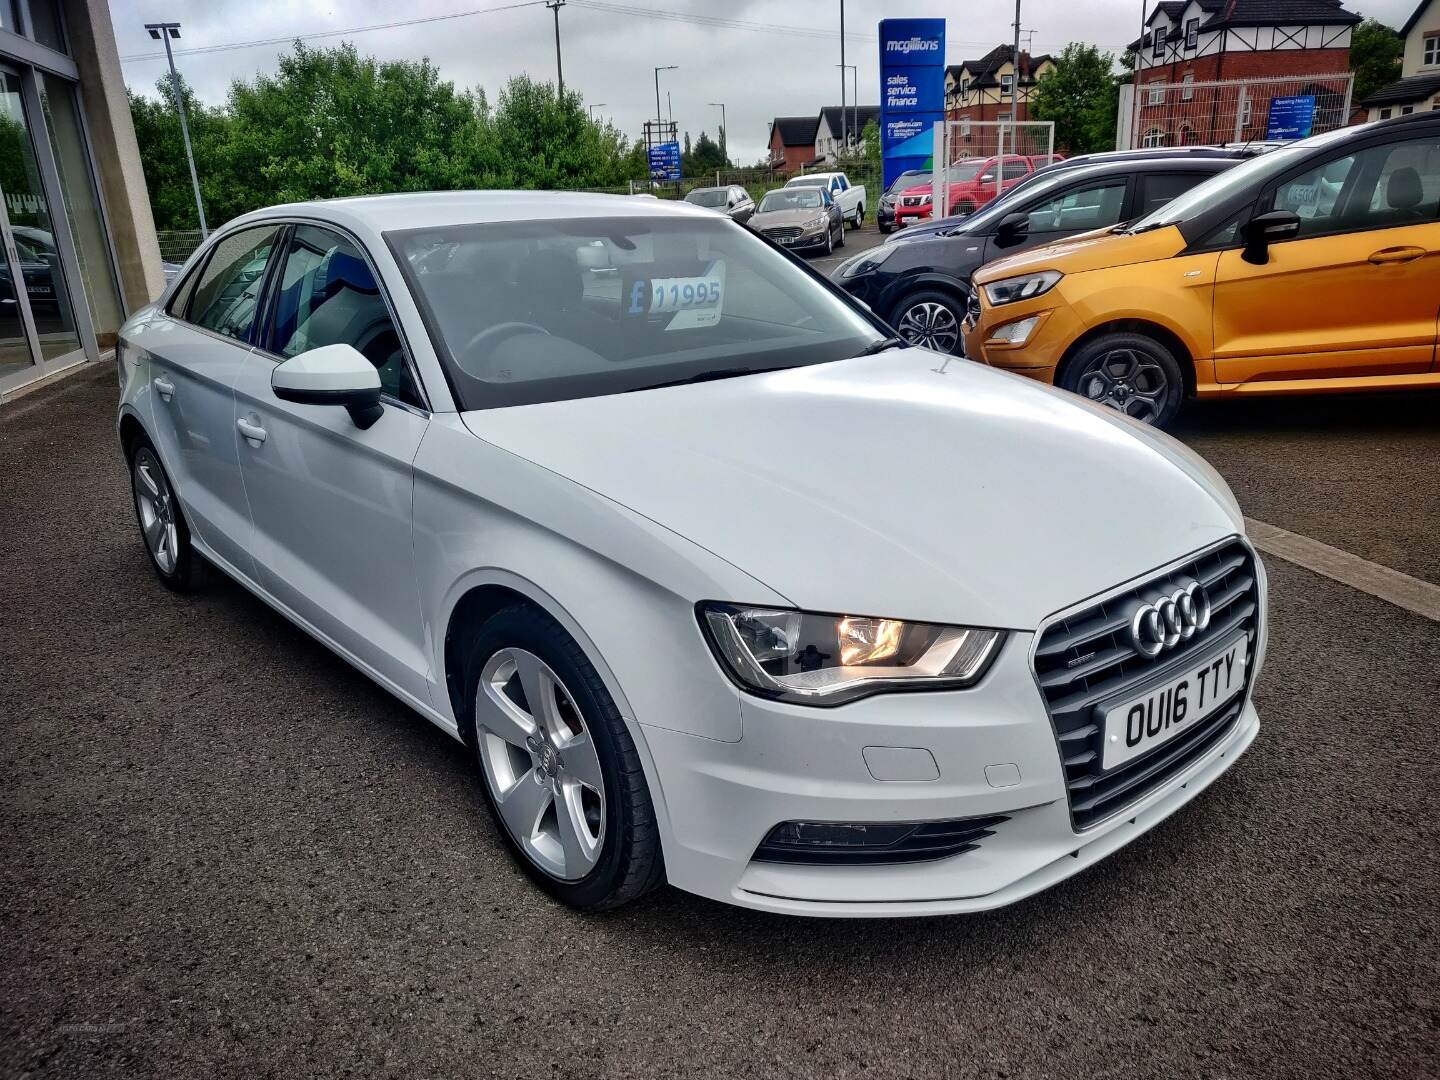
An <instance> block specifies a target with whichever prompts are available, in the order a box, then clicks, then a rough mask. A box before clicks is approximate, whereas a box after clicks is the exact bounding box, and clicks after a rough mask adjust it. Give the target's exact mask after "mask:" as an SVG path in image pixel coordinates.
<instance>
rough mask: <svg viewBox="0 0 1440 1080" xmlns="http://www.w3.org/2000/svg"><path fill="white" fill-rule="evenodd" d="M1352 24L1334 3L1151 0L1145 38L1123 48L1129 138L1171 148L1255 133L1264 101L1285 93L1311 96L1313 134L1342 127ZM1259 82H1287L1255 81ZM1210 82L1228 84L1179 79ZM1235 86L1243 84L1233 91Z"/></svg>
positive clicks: (1260, 132) (1263, 116)
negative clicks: (1132, 72)
mask: <svg viewBox="0 0 1440 1080" xmlns="http://www.w3.org/2000/svg"><path fill="white" fill-rule="evenodd" d="M1360 21H1361V18H1360V16H1359V15H1356V14H1355V13H1354V12H1352V11H1347V10H1346V9H1345V8H1344V7H1343V6H1342V5H1341V3H1340V0H1164V2H1161V3H1159V4H1156V5H1155V8H1154V10H1153V11H1152V12H1151V14H1150V17H1149V19H1148V20H1147V21H1146V33H1145V36H1144V37H1143V38H1141V39H1140V40H1139V41H1136V42H1131V44H1130V49H1131V51H1132V52H1136V53H1137V63H1136V68H1137V77H1138V83H1139V88H1138V93H1139V126H1138V137H1137V138H1133V139H1132V140H1131V141H1132V142H1133V143H1136V144H1138V145H1143V146H1180V145H1185V144H1188V143H1225V142H1232V141H1244V140H1251V139H1263V138H1265V135H1266V121H1267V116H1268V111H1269V105H1270V100H1271V98H1272V97H1280V96H1292V95H1310V96H1314V97H1315V99H1316V100H1315V130H1317V131H1320V130H1325V129H1327V128H1332V127H1339V126H1341V125H1343V124H1344V123H1346V122H1347V121H1348V118H1349V117H1348V109H1347V108H1346V95H1347V93H1348V84H1347V82H1346V79H1345V76H1346V75H1347V74H1348V72H1349V63H1350V32H1351V30H1352V28H1353V27H1354V26H1355V25H1356V24H1358V23H1359V22H1360ZM1307 76H1329V77H1328V78H1318V79H1314V80H1307V79H1306V78H1305V77H1307ZM1267 79H1269V80H1281V79H1284V80H1288V81H1286V82H1278V81H1277V82H1274V83H1271V84H1269V85H1267V84H1265V83H1264V82H1261V81H1259V80H1267ZM1215 82H1225V83H1232V84H1233V85H1232V86H1230V87H1227V88H1223V89H1222V88H1214V87H1206V86H1204V85H1197V86H1195V87H1194V88H1193V89H1191V88H1190V87H1189V86H1187V85H1186V84H1187V83H1193V84H1205V83H1215ZM1242 82H1249V83H1253V85H1247V86H1245V87H1244V89H1243V90H1242V89H1241V86H1240V84H1241V83H1242ZM1162 85H1163V87H1164V89H1161V87H1162ZM1147 86H1150V87H1151V88H1150V89H1147Z"/></svg>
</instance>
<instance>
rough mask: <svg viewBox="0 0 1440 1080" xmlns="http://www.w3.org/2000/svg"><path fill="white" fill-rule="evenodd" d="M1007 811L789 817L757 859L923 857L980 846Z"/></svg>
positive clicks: (820, 861)
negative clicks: (945, 816)
mask: <svg viewBox="0 0 1440 1080" xmlns="http://www.w3.org/2000/svg"><path fill="white" fill-rule="evenodd" d="M1009 820H1010V819H1009V818H1008V817H979V818H958V819H955V820H952V821H871V822H839V821H786V822H783V823H781V824H779V825H776V826H775V828H773V829H771V830H770V835H769V836H767V837H765V840H764V842H763V843H762V844H761V845H760V846H759V847H758V848H756V849H755V860H756V861H757V862H784V863H812V864H816V865H824V866H835V865H842V864H849V865H856V864H869V863H906V862H923V861H925V860H927V859H944V858H947V857H949V856H951V855H959V854H960V853H961V852H964V851H970V850H972V849H973V848H977V847H979V846H980V841H981V840H982V839H984V838H985V837H987V836H993V835H994V830H995V827H996V826H997V825H999V824H1000V823H1001V822H1002V821H1009Z"/></svg>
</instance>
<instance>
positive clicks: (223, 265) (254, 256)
mask: <svg viewBox="0 0 1440 1080" xmlns="http://www.w3.org/2000/svg"><path fill="white" fill-rule="evenodd" d="M281 228H282V226H279V225H265V226H261V227H259V228H254V229H241V230H240V231H239V232H236V233H232V234H231V235H229V236H227V237H225V239H223V240H221V241H220V242H219V243H218V244H216V245H215V250H214V251H213V252H211V254H210V261H209V262H207V263H206V264H205V269H204V270H202V271H201V272H200V277H199V279H198V281H197V282H196V284H195V292H194V295H192V296H191V297H190V303H189V306H188V308H187V317H188V319H189V321H190V322H192V323H194V324H195V325H196V326H202V327H204V328H205V329H206V330H213V331H214V332H215V333H217V334H223V335H225V336H226V337H230V338H234V339H235V340H236V341H243V342H247V343H248V342H249V340H250V332H251V330H252V328H253V327H254V325H255V309H256V305H257V304H258V303H259V301H260V290H261V289H262V288H263V287H264V285H265V268H266V266H267V265H268V264H269V261H270V254H271V252H272V251H273V250H274V248H275V241H276V239H277V237H278V235H279V233H280V230H281Z"/></svg>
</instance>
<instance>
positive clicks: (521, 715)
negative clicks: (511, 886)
mask: <svg viewBox="0 0 1440 1080" xmlns="http://www.w3.org/2000/svg"><path fill="white" fill-rule="evenodd" d="M465 687H466V700H467V701H468V702H469V704H470V716H469V717H468V718H467V724H468V731H467V736H468V740H469V742H470V745H471V746H472V748H473V749H474V751H475V755H476V757H477V759H478V760H479V763H480V771H481V774H482V781H483V782H482V785H481V786H482V787H483V789H484V792H485V801H486V803H487V804H488V805H489V807H490V812H491V814H492V815H493V816H494V818H495V823H496V825H497V826H498V827H499V831H500V835H501V836H502V837H503V838H504V840H505V843H506V846H507V847H508V848H509V849H510V853H511V855H512V856H514V858H515V859H516V860H517V861H518V862H519V864H520V866H521V869H523V870H524V871H525V873H526V875H527V876H528V877H529V878H530V879H531V880H532V881H534V882H535V883H536V884H537V885H538V886H539V887H540V888H541V889H543V890H544V891H545V892H546V893H548V894H549V895H550V896H552V897H554V898H555V899H557V900H559V901H561V902H562V903H565V904H568V905H570V906H571V907H574V908H578V909H580V910H582V911H603V910H606V909H609V908H613V907H618V906H619V905H621V904H624V903H627V902H628V901H630V900H634V899H636V898H638V897H640V896H643V895H644V894H645V893H647V892H649V891H650V890H651V889H654V888H655V887H656V886H658V885H659V884H660V883H661V882H662V881H663V880H664V876H665V870H664V862H663V860H662V858H661V853H660V832H659V828H658V826H657V825H656V821H655V809H654V805H653V804H652V803H651V801H650V791H649V788H648V787H647V786H646V783H645V774H644V771H643V769H642V768H641V764H640V757H639V754H638V753H637V751H636V749H635V743H634V740H633V739H632V738H631V736H630V732H629V730H628V729H627V728H626V727H625V721H624V720H623V719H622V718H621V716H620V711H619V710H618V709H617V708H616V707H615V702H614V699H613V698H611V696H610V693H609V691H608V690H606V689H605V684H604V682H603V681H602V680H601V679H600V676H599V674H598V673H597V672H596V670H595V668H594V666H593V665H592V664H591V663H590V661H589V659H588V658H587V657H586V656H585V653H584V651H583V650H582V649H581V648H580V646H579V645H578V644H576V642H575V640H574V639H573V638H572V637H570V635H569V634H567V633H566V632H565V630H564V628H562V627H561V626H560V625H559V624H558V623H557V622H555V620H553V619H551V618H550V617H549V616H548V615H546V614H545V613H544V612H542V611H540V610H539V609H537V608H535V607H533V606H531V605H529V604H517V605H514V606H512V607H507V608H505V609H503V610H501V611H499V612H497V613H496V614H494V615H492V616H491V617H490V618H489V619H487V620H485V622H484V623H483V624H482V625H481V626H480V628H479V630H478V631H476V633H475V636H474V639H473V640H472V641H471V642H470V647H469V651H468V655H467V662H466V665H465Z"/></svg>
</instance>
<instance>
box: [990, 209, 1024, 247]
mask: <svg viewBox="0 0 1440 1080" xmlns="http://www.w3.org/2000/svg"><path fill="white" fill-rule="evenodd" d="M1029 232H1030V215H1029V214H1006V215H1005V216H1004V217H1003V218H1001V219H1000V224H999V226H997V227H996V229H995V238H996V239H997V240H999V241H1000V242H1001V243H1002V244H1013V243H1015V241H1017V240H1020V239H1022V238H1023V237H1025V236H1026V235H1027V234H1028V233H1029Z"/></svg>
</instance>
